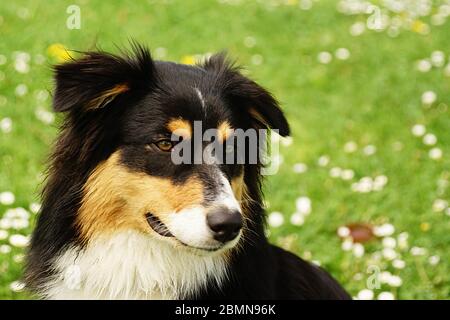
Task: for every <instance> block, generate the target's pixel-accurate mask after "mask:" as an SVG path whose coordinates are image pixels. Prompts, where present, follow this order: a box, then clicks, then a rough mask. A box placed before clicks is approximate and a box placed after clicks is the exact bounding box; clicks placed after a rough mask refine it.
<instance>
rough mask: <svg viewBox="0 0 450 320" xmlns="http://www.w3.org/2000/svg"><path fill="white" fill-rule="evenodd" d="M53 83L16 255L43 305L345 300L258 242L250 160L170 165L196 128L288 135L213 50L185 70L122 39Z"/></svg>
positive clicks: (265, 95) (276, 111) (325, 280)
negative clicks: (31, 224)
mask: <svg viewBox="0 0 450 320" xmlns="http://www.w3.org/2000/svg"><path fill="white" fill-rule="evenodd" d="M55 79H56V89H55V93H54V110H55V111H56V112H63V113H64V114H65V121H64V124H63V126H62V129H61V133H60V136H59V138H58V140H57V142H56V146H55V150H54V152H53V155H52V158H51V165H50V167H49V177H48V180H47V184H46V187H45V189H44V192H43V206H42V212H41V214H40V216H39V220H38V222H37V226H36V229H35V231H34V234H33V237H32V243H31V248H30V250H29V254H28V261H27V268H26V281H27V284H28V287H29V288H31V290H33V291H34V292H36V293H38V294H39V295H41V296H42V297H44V298H55V299H211V298H238V299H239V298H240V299H281V298H288V299H347V298H349V296H348V295H347V293H346V292H345V291H344V290H343V289H342V288H341V287H340V286H339V284H338V283H337V282H336V281H335V280H333V279H332V278H331V277H330V276H329V275H328V274H327V273H326V272H325V271H323V270H322V269H320V268H318V267H316V266H314V265H311V264H310V263H308V262H305V261H303V260H301V259H300V258H298V257H296V256H294V255H293V254H291V253H288V252H286V251H283V250H282V249H280V248H277V247H275V246H272V245H270V244H269V243H268V241H267V239H266V237H265V234H264V213H263V208H262V206H261V203H262V199H261V188H260V187H261V169H262V166H261V163H260V161H258V163H256V164H250V163H241V164H239V163H232V164H229V163H225V164H224V163H214V162H213V163H201V164H189V163H183V164H175V163H173V161H172V159H171V155H172V153H173V150H174V148H175V147H176V143H175V142H174V141H173V139H172V138H171V137H172V136H173V134H174V132H182V133H183V134H181V135H180V137H181V138H182V139H183V140H184V141H189V140H190V139H192V135H193V123H194V121H200V122H201V123H202V126H203V129H204V130H206V129H216V130H217V132H218V134H219V139H218V140H219V142H220V143H223V144H225V142H226V141H228V140H229V136H228V133H229V132H231V131H232V130H233V129H243V130H247V129H261V128H267V129H268V128H271V129H277V130H279V133H280V134H281V135H283V136H286V135H288V134H289V127H288V123H287V121H286V119H285V117H284V115H283V113H282V111H281V110H280V108H279V106H278V105H277V102H276V100H275V99H274V98H273V97H272V96H271V94H270V93H269V92H267V91H266V90H265V89H263V88H262V87H260V86H259V85H258V84H256V83H255V82H253V81H252V80H250V79H248V78H246V77H245V76H243V75H242V74H241V73H240V72H239V69H238V68H236V67H233V65H232V64H230V63H229V62H227V60H226V59H225V57H224V56H223V55H220V54H219V55H214V56H212V57H211V58H209V59H208V60H207V61H206V62H204V63H202V64H199V65H197V66H186V65H180V64H176V63H172V62H162V61H154V60H152V58H151V56H150V54H149V52H148V50H146V49H145V48H143V47H141V46H139V45H134V46H133V49H132V50H131V52H129V53H124V54H122V55H120V56H116V55H112V54H108V53H104V52H89V53H86V54H85V55H84V56H83V57H82V58H80V59H78V60H74V61H71V62H68V63H65V64H62V65H59V66H57V67H56V68H55ZM231 146H232V148H234V147H236V145H234V144H231ZM248 147H249V146H245V149H248ZM228 149H229V148H226V150H228ZM227 152H228V151H227Z"/></svg>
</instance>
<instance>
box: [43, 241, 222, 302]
mask: <svg viewBox="0 0 450 320" xmlns="http://www.w3.org/2000/svg"><path fill="white" fill-rule="evenodd" d="M54 268H55V270H56V274H55V276H54V277H53V278H52V279H51V280H50V281H49V282H48V283H47V285H46V289H45V290H43V292H42V294H43V295H44V297H46V298H50V299H180V298H183V297H186V296H191V295H195V293H196V292H197V291H198V290H199V289H201V288H202V287H204V286H206V284H207V283H211V282H214V283H215V284H217V285H220V283H221V282H222V280H223V279H224V278H225V277H226V262H225V258H224V257H223V256H220V255H197V254H195V253H193V252H189V250H186V249H185V248H175V247H174V246H172V245H171V244H168V243H165V242H161V241H158V240H155V239H152V238H151V237H149V236H146V235H144V234H141V233H138V232H124V233H119V234H115V235H113V236H109V237H104V238H99V239H97V240H95V241H92V242H91V243H90V244H89V245H88V246H87V247H86V248H84V249H83V250H80V249H79V248H77V247H72V248H69V249H67V250H66V251H65V252H64V253H63V254H62V255H61V256H60V257H59V258H58V259H57V260H56V262H55V265H54Z"/></svg>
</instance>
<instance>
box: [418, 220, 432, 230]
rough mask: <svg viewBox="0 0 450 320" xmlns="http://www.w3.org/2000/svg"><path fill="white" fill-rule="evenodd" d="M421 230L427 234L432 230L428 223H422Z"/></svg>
mask: <svg viewBox="0 0 450 320" xmlns="http://www.w3.org/2000/svg"><path fill="white" fill-rule="evenodd" d="M420 230H422V232H427V231H428V230H430V224H429V223H428V222H422V223H421V224H420Z"/></svg>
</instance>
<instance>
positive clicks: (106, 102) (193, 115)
mask: <svg viewBox="0 0 450 320" xmlns="http://www.w3.org/2000/svg"><path fill="white" fill-rule="evenodd" d="M54 71H55V90H54V99H53V106H54V110H55V111H56V112H63V113H64V116H65V119H64V122H63V124H62V127H61V130H60V134H59V137H58V138H57V140H56V143H55V146H54V150H53V153H52V156H51V157H50V164H49V168H48V177H47V181H46V185H45V187H44V190H43V193H42V210H41V213H40V215H39V218H38V222H37V225H36V228H35V231H34V233H33V236H32V241H31V246H30V250H29V254H28V259H27V265H26V281H27V284H28V286H29V287H30V288H32V289H37V288H39V287H40V286H41V285H42V284H43V283H44V282H45V281H46V280H47V279H48V277H51V276H52V274H53V270H52V263H53V262H54V259H55V258H57V256H58V254H60V253H61V252H62V250H63V249H64V248H67V247H68V246H71V245H74V244H80V239H79V230H78V228H77V226H76V224H75V219H76V216H77V213H78V210H79V208H80V205H81V202H82V197H83V187H84V185H85V183H86V181H87V179H88V178H89V176H90V174H91V173H92V171H93V170H94V169H95V168H96V167H97V166H98V165H99V164H100V163H101V162H102V161H104V160H106V159H108V157H109V156H110V155H111V154H112V153H113V152H115V151H116V150H118V149H119V148H120V149H123V150H125V151H124V154H125V156H124V157H125V159H123V162H124V163H125V164H126V165H127V166H129V167H130V168H132V169H133V170H135V171H140V172H145V173H148V174H150V175H159V176H164V177H168V178H173V179H175V175H176V176H177V177H176V178H177V179H182V178H183V176H184V175H183V172H181V173H180V170H181V169H179V168H174V167H171V164H168V162H167V161H165V160H164V158H163V156H162V155H160V154H154V155H145V156H144V155H143V154H142V152H141V151H140V150H143V149H142V148H141V146H142V145H145V144H147V143H149V142H151V141H147V140H145V139H149V137H151V136H152V134H154V133H155V132H157V130H160V128H161V127H162V126H163V123H164V122H163V121H166V120H167V118H168V117H174V116H177V115H180V114H181V115H183V116H184V117H187V118H189V119H192V120H196V119H198V120H204V121H205V123H207V124H211V126H214V125H215V124H217V123H218V122H219V121H221V120H224V119H225V120H227V121H229V122H230V123H232V124H233V126H234V127H236V128H243V129H248V128H252V127H256V128H260V127H270V128H272V129H278V130H279V132H280V134H281V135H283V136H286V135H288V134H289V127H288V123H287V121H286V119H285V117H284V115H283V113H282V111H281V110H280V108H279V106H278V103H277V102H276V100H275V99H274V98H273V97H272V96H271V94H270V93H269V92H268V91H266V90H265V89H263V88H262V87H261V86H259V85H258V84H256V83H255V82H254V81H252V80H250V79H248V78H247V77H245V76H243V75H242V74H241V73H240V72H239V68H237V67H234V66H233V64H232V63H229V62H228V60H227V59H226V58H225V56H224V55H223V54H218V55H214V56H212V57H211V58H210V59H208V60H207V61H206V62H205V63H203V64H199V65H197V66H186V65H180V64H175V63H171V62H162V61H154V60H153V59H152V58H151V56H150V53H149V51H148V50H147V49H146V48H144V47H142V46H140V45H137V44H134V45H133V46H132V50H131V52H128V53H123V54H121V55H113V54H109V53H105V52H87V53H85V54H84V55H83V56H82V57H81V58H79V59H76V60H73V61H70V62H68V63H65V64H62V65H58V66H56V67H55V69H54ZM193 86H194V87H196V88H199V89H200V90H201V91H202V92H205V93H206V99H207V101H208V102H209V103H210V106H209V110H208V116H207V118H204V117H205V114H204V113H203V112H202V110H201V108H199V107H198V105H197V104H198V101H197V100H195V101H194V98H193V97H192V93H191V91H192V87H193ZM260 169H261V165H260V164H257V165H245V168H244V170H243V171H244V172H245V175H244V181H245V184H246V186H247V189H248V192H249V195H250V197H251V199H252V201H251V203H250V204H249V211H250V212H249V214H250V216H251V220H252V224H251V225H249V227H250V229H252V230H251V231H252V232H250V236H249V237H248V238H247V240H248V243H247V244H244V245H247V246H250V245H255V244H257V243H258V241H265V240H264V239H265V237H264V233H263V215H262V208H261V188H260V181H261V177H260ZM193 170H194V169H193ZM224 170H225V171H226V173H227V174H228V175H230V176H233V174H234V173H233V171H232V169H227V168H225V169H224ZM227 170H231V171H227ZM180 177H181V178H180Z"/></svg>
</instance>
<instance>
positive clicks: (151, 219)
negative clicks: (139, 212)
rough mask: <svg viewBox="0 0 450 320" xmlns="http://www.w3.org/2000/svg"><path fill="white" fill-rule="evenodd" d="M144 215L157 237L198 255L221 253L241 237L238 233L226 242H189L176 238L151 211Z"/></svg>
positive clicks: (234, 244) (235, 243)
mask: <svg viewBox="0 0 450 320" xmlns="http://www.w3.org/2000/svg"><path fill="white" fill-rule="evenodd" d="M145 217H146V219H147V222H148V224H149V226H150V228H151V229H152V230H153V231H154V233H156V234H157V235H155V236H156V237H157V238H158V239H160V240H162V241H165V242H169V243H171V244H173V245H174V246H175V247H177V248H180V249H185V250H187V251H189V252H191V253H193V254H196V255H200V256H205V255H216V254H222V253H224V252H225V251H228V250H230V249H232V248H233V247H235V246H236V245H237V243H238V242H239V239H240V237H241V233H240V234H239V235H238V236H237V237H236V238H235V239H233V240H232V241H230V242H227V243H220V242H218V241H215V240H212V241H211V242H213V244H211V243H205V244H203V245H202V244H190V243H188V242H187V241H182V240H180V239H179V238H177V237H176V236H175V235H174V234H173V232H171V231H170V230H169V228H168V227H167V226H166V225H165V224H164V223H163V222H162V221H161V220H160V219H159V218H158V217H156V216H154V215H153V214H151V213H147V214H146V216H145Z"/></svg>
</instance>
